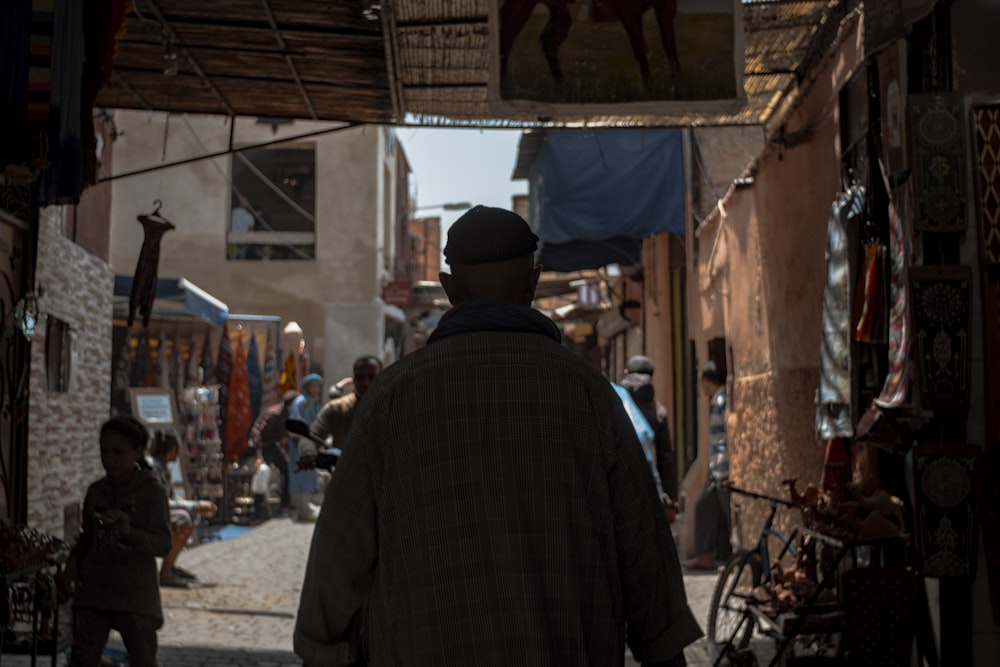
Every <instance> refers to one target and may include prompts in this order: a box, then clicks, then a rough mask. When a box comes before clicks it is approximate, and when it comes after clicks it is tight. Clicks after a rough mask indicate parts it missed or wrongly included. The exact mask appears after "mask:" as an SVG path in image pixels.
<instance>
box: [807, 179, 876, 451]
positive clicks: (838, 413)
mask: <svg viewBox="0 0 1000 667" xmlns="http://www.w3.org/2000/svg"><path fill="white" fill-rule="evenodd" d="M864 206H865V189H864V188H862V187H854V188H851V189H850V190H849V191H848V192H846V193H844V194H842V195H841V196H840V197H839V198H838V199H837V201H835V202H834V204H833V207H832V209H831V211H830V220H829V223H828V224H827V237H826V288H825V290H824V292H823V340H822V344H821V346H820V368H819V391H818V392H817V396H816V437H817V439H819V440H830V439H832V438H847V437H851V436H852V435H853V434H854V427H853V421H852V420H851V333H850V326H851V316H850V314H851V289H850V266H849V261H848V248H847V223H848V221H849V220H850V219H852V218H854V217H856V216H859V215H861V214H862V213H863V212H864Z"/></svg>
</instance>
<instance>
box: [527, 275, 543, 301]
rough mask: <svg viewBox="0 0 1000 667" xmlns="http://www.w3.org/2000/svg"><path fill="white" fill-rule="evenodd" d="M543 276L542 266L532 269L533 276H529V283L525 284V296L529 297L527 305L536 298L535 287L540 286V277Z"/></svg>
mask: <svg viewBox="0 0 1000 667" xmlns="http://www.w3.org/2000/svg"><path fill="white" fill-rule="evenodd" d="M541 277H542V267H540V266H536V267H534V268H533V269H531V276H530V277H529V278H528V284H527V285H526V286H525V296H526V297H527V299H528V303H527V305H529V306H530V305H531V302H532V301H534V300H535V289H537V288H538V279H539V278H541Z"/></svg>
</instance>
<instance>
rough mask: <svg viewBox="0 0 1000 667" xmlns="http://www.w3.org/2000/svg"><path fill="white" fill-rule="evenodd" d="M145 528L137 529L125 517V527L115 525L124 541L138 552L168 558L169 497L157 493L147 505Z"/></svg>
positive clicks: (126, 516) (169, 537)
mask: <svg viewBox="0 0 1000 667" xmlns="http://www.w3.org/2000/svg"><path fill="white" fill-rule="evenodd" d="M145 510H146V516H145V517H144V518H145V521H144V522H143V523H144V525H145V528H135V527H134V526H132V525H131V524H130V522H129V520H128V515H125V520H124V522H123V524H124V525H122V526H121V528H119V524H118V523H116V524H115V529H116V530H117V531H118V534H119V536H120V537H121V539H122V541H123V542H124V543H125V544H127V545H129V546H130V547H132V548H133V549H134V550H135V551H136V552H138V553H141V554H147V555H149V556H166V555H167V554H168V553H170V542H171V536H170V513H169V512H168V511H167V496H166V494H164V493H156V494H153V496H151V498H150V501H149V502H148V503H146V504H145ZM123 514H124V513H123Z"/></svg>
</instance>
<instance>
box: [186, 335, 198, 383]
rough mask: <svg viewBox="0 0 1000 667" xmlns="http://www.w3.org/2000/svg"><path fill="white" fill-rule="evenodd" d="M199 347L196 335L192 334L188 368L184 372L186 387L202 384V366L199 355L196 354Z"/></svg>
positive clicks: (189, 340) (189, 343)
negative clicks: (196, 342)
mask: <svg viewBox="0 0 1000 667" xmlns="http://www.w3.org/2000/svg"><path fill="white" fill-rule="evenodd" d="M197 349H198V348H197V347H196V346H195V343H194V336H191V337H190V338H189V339H188V358H187V370H186V371H185V372H184V386H185V387H197V386H199V385H200V384H201V367H200V366H199V365H198V355H197V354H195V350H197Z"/></svg>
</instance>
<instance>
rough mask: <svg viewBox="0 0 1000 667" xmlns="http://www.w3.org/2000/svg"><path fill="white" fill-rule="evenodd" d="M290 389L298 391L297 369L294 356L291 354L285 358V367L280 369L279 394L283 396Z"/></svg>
mask: <svg viewBox="0 0 1000 667" xmlns="http://www.w3.org/2000/svg"><path fill="white" fill-rule="evenodd" d="M290 389H294V390H295V391H298V389H299V378H298V367H297V366H296V365H295V355H294V354H292V353H291V352H289V353H288V356H287V357H285V365H284V367H282V369H281V380H280V386H279V392H280V393H281V395H282V396H284V395H285V392H286V391H289V390H290Z"/></svg>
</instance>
